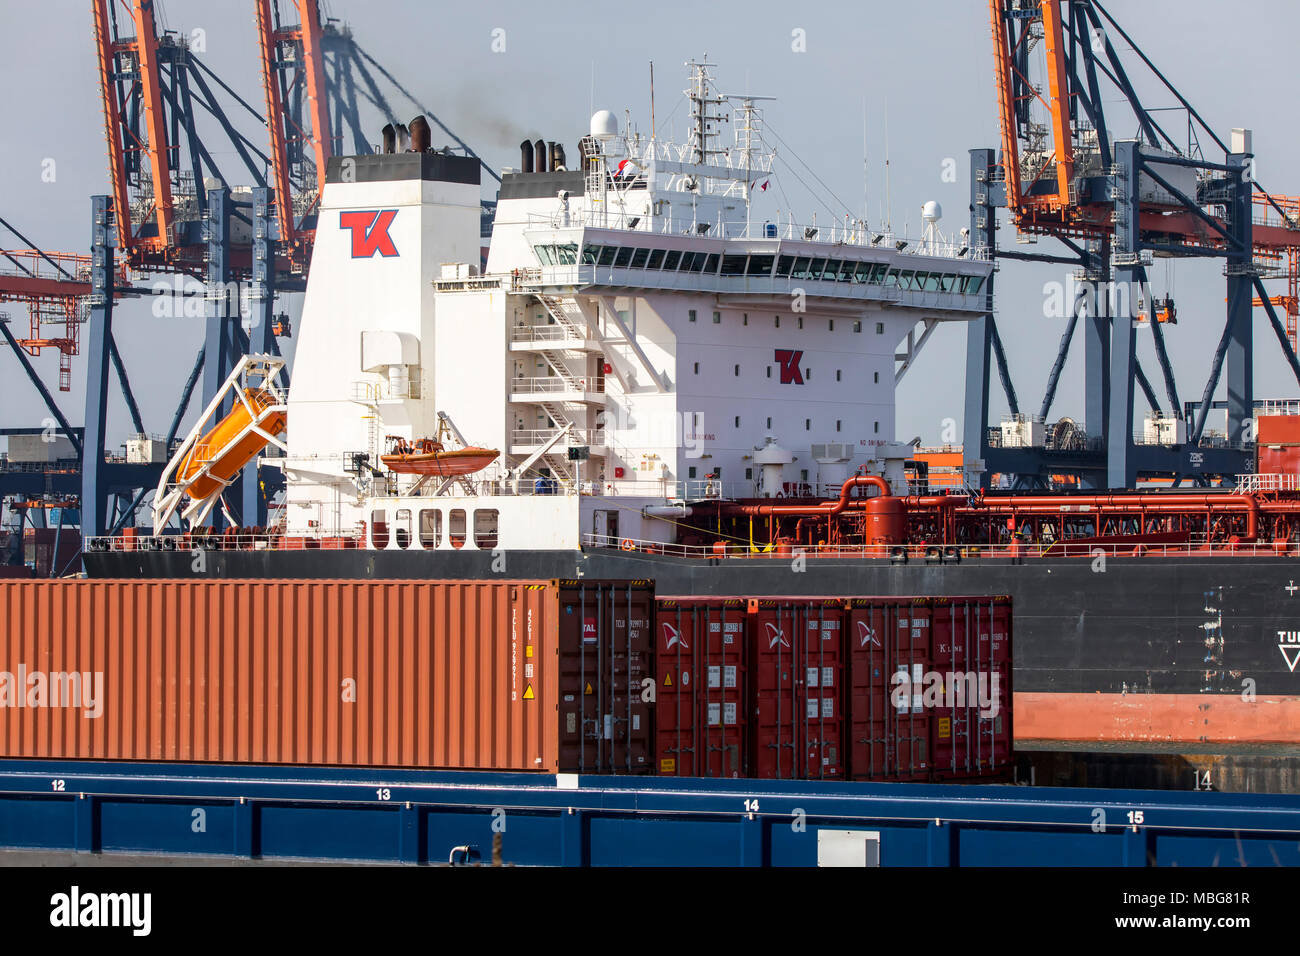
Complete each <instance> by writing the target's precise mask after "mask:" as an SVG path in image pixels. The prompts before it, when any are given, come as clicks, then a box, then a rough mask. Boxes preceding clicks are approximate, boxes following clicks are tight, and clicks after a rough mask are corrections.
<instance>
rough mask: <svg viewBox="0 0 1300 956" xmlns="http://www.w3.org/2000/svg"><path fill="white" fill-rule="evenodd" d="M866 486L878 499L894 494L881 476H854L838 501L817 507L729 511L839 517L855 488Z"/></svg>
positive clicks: (749, 507)
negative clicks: (872, 488)
mask: <svg viewBox="0 0 1300 956" xmlns="http://www.w3.org/2000/svg"><path fill="white" fill-rule="evenodd" d="M864 485H870V486H872V487H874V488H876V489H877V490H878V491H879V492H880V494H879V495H878V496H877V497H880V498H886V497H889V496H890V495H891V494H892V492H890V490H889V483H888V482H886V481H885V479H884V478H881V477H880V476H879V475H854V476H853V477H852V478H850V479H849V480H848V481H846V482H844V484H843V486H841V488H840V497H839V500H838V501H833V502H832V501H823V502H819V503H818V504H815V505H734V506H732V507H731V508H728V509H727V510H729V511H730V510H734V511H735V512H736V513H738V514H742V515H776V516H778V517H781V516H793V515H799V516H803V517H812V516H815V515H837V514H840V513H842V512H843V511H844V510H845V509H846V508H848V506H849V493H850V492H851V491H852V490H853V489H854V488H859V487H862V486H864Z"/></svg>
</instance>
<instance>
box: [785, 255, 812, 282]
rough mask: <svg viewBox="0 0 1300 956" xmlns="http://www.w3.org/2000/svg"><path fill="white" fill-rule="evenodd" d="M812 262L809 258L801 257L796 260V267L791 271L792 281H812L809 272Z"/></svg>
mask: <svg viewBox="0 0 1300 956" xmlns="http://www.w3.org/2000/svg"><path fill="white" fill-rule="evenodd" d="M811 262H812V260H811V259H810V258H809V257H808V256H799V257H798V258H796V259H795V260H794V266H793V268H791V270H790V278H791V279H811V278H812V276H811V275H810V274H809V272H808V266H809V264H810V263H811Z"/></svg>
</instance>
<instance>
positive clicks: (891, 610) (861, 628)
mask: <svg viewBox="0 0 1300 956" xmlns="http://www.w3.org/2000/svg"><path fill="white" fill-rule="evenodd" d="M918 601H919V599H918ZM924 607H925V605H924V603H918V602H916V601H908V600H903V601H900V600H897V599H891V598H860V599H854V600H853V601H851V602H850V607H849V610H848V612H847V621H848V626H847V631H848V639H847V645H848V650H847V660H848V678H847V684H848V687H849V699H848V708H847V715H846V721H847V725H848V731H847V732H848V737H849V758H848V760H849V767H848V772H849V775H850V776H852V778H853V779H855V780H926V779H929V771H930V747H929V735H930V724H929V715H928V714H926V713H925V712H924V710H923V709H922V708H921V706H920V704H921V700H920V695H919V694H913V693H911V692H910V690H911V687H910V684H911V683H912V682H913V681H915V680H922V679H923V678H924V674H925V671H926V670H927V669H928V666H929V615H928V613H924V612H923V613H922V614H921V615H919V617H920V618H921V619H922V620H924V622H925V623H924V624H923V625H917V634H916V636H915V637H914V636H913V632H912V628H913V623H912V622H913V616H914V612H916V611H917V610H918V608H924ZM927 610H928V609H927ZM922 631H924V632H925V635H924V637H922V635H921V632H922ZM904 676H905V677H906V679H907V684H908V685H909V686H904V683H903V680H902V677H904ZM913 704H915V705H916V706H913Z"/></svg>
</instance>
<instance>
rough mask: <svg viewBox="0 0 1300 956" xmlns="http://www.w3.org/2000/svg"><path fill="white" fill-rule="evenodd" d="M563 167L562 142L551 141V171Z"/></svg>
mask: <svg viewBox="0 0 1300 956" xmlns="http://www.w3.org/2000/svg"><path fill="white" fill-rule="evenodd" d="M564 168H565V166H564V144H563V143H552V144H551V172H553V173H558V172H559V171H560V170H562V169H564Z"/></svg>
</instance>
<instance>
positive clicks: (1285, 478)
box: [1232, 475, 1300, 495]
mask: <svg viewBox="0 0 1300 956" xmlns="http://www.w3.org/2000/svg"><path fill="white" fill-rule="evenodd" d="M1236 480H1237V484H1236V487H1234V488H1233V489H1232V491H1233V494H1237V495H1253V494H1257V493H1259V492H1261V491H1300V475H1237V478H1236Z"/></svg>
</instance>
